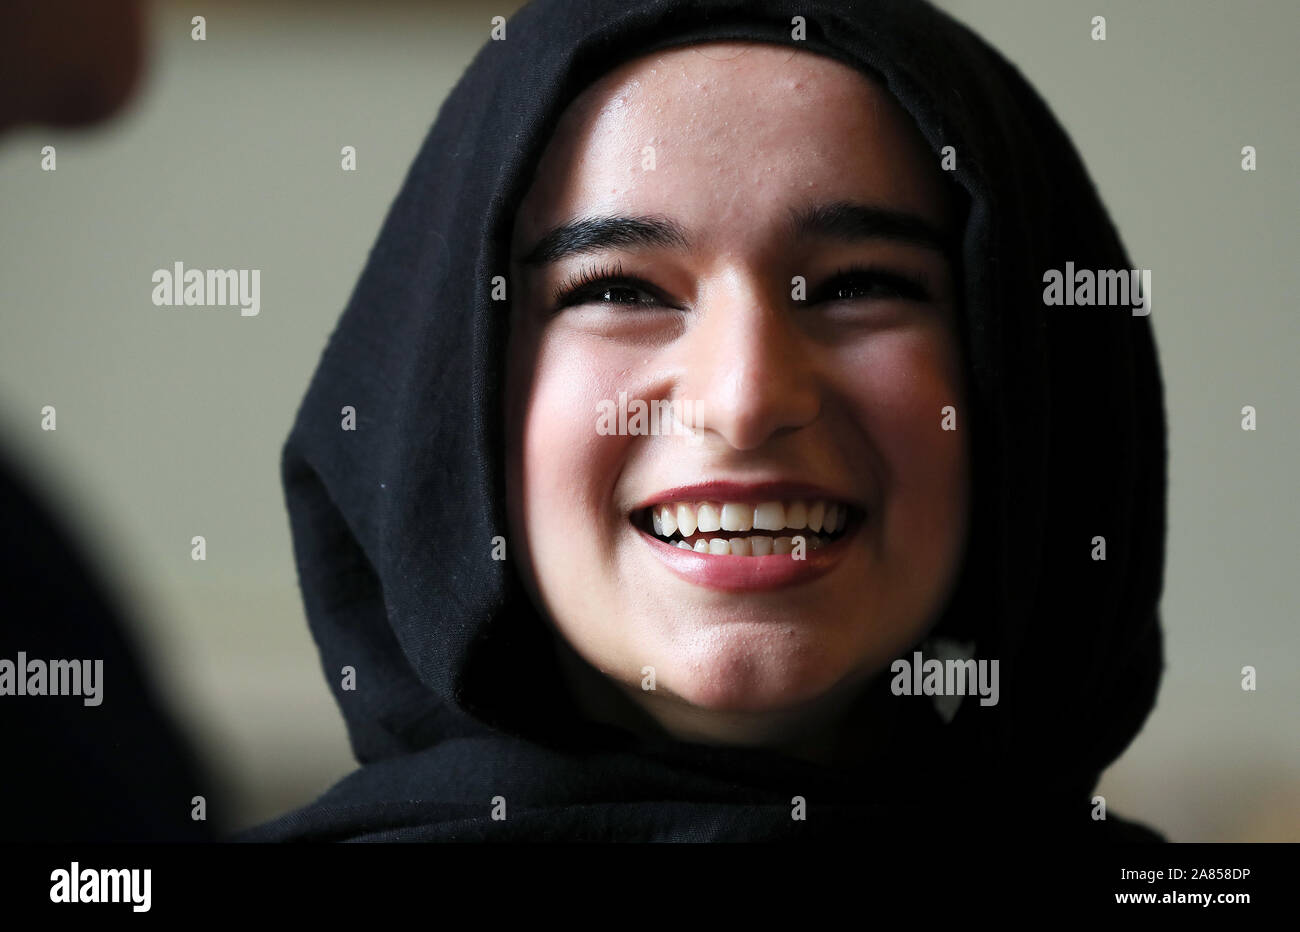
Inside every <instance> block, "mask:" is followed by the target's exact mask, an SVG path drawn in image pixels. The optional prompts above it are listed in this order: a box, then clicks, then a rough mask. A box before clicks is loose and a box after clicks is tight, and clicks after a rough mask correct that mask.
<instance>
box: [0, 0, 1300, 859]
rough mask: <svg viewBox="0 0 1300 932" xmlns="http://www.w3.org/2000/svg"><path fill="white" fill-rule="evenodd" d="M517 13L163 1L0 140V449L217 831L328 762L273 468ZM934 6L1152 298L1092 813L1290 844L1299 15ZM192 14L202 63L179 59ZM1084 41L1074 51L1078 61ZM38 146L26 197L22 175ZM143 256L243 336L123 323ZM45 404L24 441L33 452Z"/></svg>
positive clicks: (473, 7)
mask: <svg viewBox="0 0 1300 932" xmlns="http://www.w3.org/2000/svg"><path fill="white" fill-rule="evenodd" d="M518 5H519V4H518V3H513V2H511V3H487V4H467V3H442V4H433V3H430V4H405V3H369V4H365V5H359V4H358V5H352V4H334V3H310V2H305V0H304V2H297V3H286V4H275V5H270V4H262V5H257V4H253V3H251V2H249V3H230V2H211V3H205V4H202V5H201V7H202V8H201V9H200V7H199V6H196V5H192V4H185V5H182V4H178V3H174V2H166V3H162V4H160V5H158V6H156V7H155V8H154V10H153V14H154V15H153V19H152V22H151V23H150V31H151V35H152V56H153V57H152V61H151V71H150V74H149V76H148V78H147V81H146V84H145V86H144V87H143V88H142V90H141V93H140V95H139V96H138V97H137V99H136V100H135V102H134V104H133V105H132V106H131V108H130V109H129V111H128V112H126V113H125V114H124V115H122V116H120V117H119V118H118V119H117V120H116V121H115V122H113V123H111V124H108V125H106V126H103V127H99V128H96V129H94V130H91V131H87V132H77V133H64V132H55V131H50V130H44V129H42V130H37V131H33V130H23V131H19V132H15V133H11V134H9V135H8V136H7V137H5V138H3V139H0V322H2V328H3V329H2V330H0V431H2V432H3V437H2V439H3V442H4V444H5V445H6V448H7V449H10V450H12V451H13V452H14V453H15V454H16V455H17V456H18V457H19V458H20V459H21V460H22V461H23V462H24V463H25V464H26V465H28V466H29V467H30V468H31V470H32V471H34V472H35V473H36V475H37V477H38V478H39V479H40V481H41V483H42V486H43V488H44V490H45V491H46V492H47V494H48V497H49V498H50V499H51V500H52V501H53V502H55V503H56V504H57V505H58V506H59V508H60V510H61V512H62V513H63V514H64V515H65V516H66V517H67V518H68V520H69V521H70V522H71V523H72V526H73V527H74V528H75V529H76V530H77V531H78V532H79V534H80V535H81V537H82V539H83V540H84V541H85V542H86V544H87V546H88V549H89V550H90V552H91V553H92V554H93V555H95V556H96V557H97V558H98V560H99V562H100V565H101V567H102V569H103V570H104V571H105V573H107V574H108V576H109V577H110V579H111V580H112V582H113V585H114V587H115V591H116V592H117V594H118V595H119V596H120V598H121V600H122V601H123V602H124V603H125V604H126V605H127V606H128V607H129V608H130V609H131V610H132V611H133V612H134V615H135V619H134V620H135V622H136V623H137V625H136V627H137V633H138V635H139V639H140V640H142V641H143V642H144V644H145V646H146V647H147V649H148V653H149V656H150V658H151V659H152V661H153V664H154V667H155V668H156V670H157V673H158V677H159V679H160V681H161V685H162V686H163V687H164V690H165V693H166V695H167V697H168V698H169V699H170V700H171V702H172V704H173V707H174V708H175V710H176V713H177V716H178V717H179V718H180V719H181V721H182V723H183V724H184V725H185V726H186V728H187V731H189V733H190V734H191V735H192V736H193V739H194V741H195V742H196V743H197V744H198V746H199V750H200V751H201V752H202V754H203V755H204V757H205V758H206V760H207V761H208V762H209V763H210V764H211V765H212V766H213V767H215V768H217V769H218V771H219V773H220V774H221V775H222V776H223V778H224V779H225V781H226V782H227V783H228V785H229V788H230V791H231V802H232V804H233V806H234V811H233V812H232V813H231V821H232V822H233V823H234V824H237V825H246V824H251V823H253V822H256V821H259V820H262V819H264V818H267V817H270V816H272V815H274V814H277V813H279V812H281V811H283V810H285V809H287V808H289V807H291V806H295V805H298V804H301V803H304V802H307V801H309V800H310V799H311V798H313V797H314V796H315V795H317V794H318V793H319V792H321V791H323V790H324V789H325V788H326V787H327V786H328V785H330V783H332V782H333V781H334V780H335V779H337V778H338V777H340V776H342V775H343V774H344V773H346V772H347V771H348V770H350V769H351V767H352V761H351V757H350V754H349V751H348V748H347V742H346V735H345V732H344V728H343V724H342V720H341V718H340V717H339V715H338V712H337V710H336V708H335V705H334V702H333V700H332V698H331V697H330V695H329V692H328V690H327V688H326V686H325V682H324V680H323V678H322V674H321V671H320V669H319V666H318V663H317V657H316V653H315V649H314V646H313V645H312V643H311V640H310V637H309V635H308V632H307V627H306V623H305V620H304V617H303V612H302V607H301V603H300V601H299V595H298V590H297V581H296V576H295V570H294V565H293V559H292V552H291V547H290V540H289V532H288V525H287V520H286V516H285V513H284V506H283V498H282V495H281V490H280V486H279V477H278V472H277V465H278V456H279V450H280V445H281V443H282V441H283V439H284V436H285V434H286V432H287V430H288V428H289V425H290V423H291V420H292V417H293V414H294V411H295V409H296V406H297V404H298V402H299V400H300V398H301V396H302V393H303V391H304V389H305V387H306V384H307V380H308V378H309V376H310V374H311V372H312V369H313V367H314V365H315V363H316V361H317V358H318V355H319V353H320V351H321V349H322V348H323V346H324V341H325V338H326V336H327V335H328V333H329V331H330V329H331V328H332V326H333V324H334V321H335V319H336V318H337V315H338V313H339V311H340V310H341V309H342V306H343V304H344V302H345V301H346V299H347V296H348V294H349V292H350V290H351V288H352V285H353V283H354V281H355V279H356V276H357V274H358V273H359V271H360V269H361V266H362V263H363V261H364V259H365V257H366V254H367V251H368V249H369V247H370V245H371V242H372V241H373V239H374V236H375V234H376V232H377V231H378V227H379V223H380V221H381V219H382V217H383V214H384V212H385V210H386V208H387V206H388V203H389V201H390V199H391V198H392V196H393V195H394V194H395V193H396V190H397V187H398V185H399V183H400V181H401V179H402V177H403V176H404V174H405V172H406V169H407V167H408V165H409V163H410V160H411V158H412V157H413V156H414V154H415V151H416V148H417V146H418V145H419V142H420V140H421V139H422V137H423V135H424V133H425V131H426V130H427V128H428V125H429V123H430V121H431V120H432V118H433V116H434V114H435V113H436V110H437V107H438V104H439V102H440V101H441V99H442V97H443V96H444V95H445V93H446V92H447V90H448V89H449V88H450V86H451V84H452V83H453V82H454V81H455V80H456V78H457V77H458V76H459V74H460V73H461V71H462V69H463V68H464V66H465V65H466V64H467V63H468V61H469V60H470V58H471V57H472V55H473V54H474V52H475V51H476V50H477V48H478V46H479V45H481V44H482V42H483V41H485V39H486V31H487V28H488V20H489V19H490V17H491V16H493V15H496V14H501V15H509V14H510V13H511V12H513V10H514V9H515V8H516V7H517V6H518ZM941 5H943V6H944V7H946V8H948V9H950V10H951V11H953V12H954V13H955V14H956V15H957V16H958V17H959V18H961V19H963V20H965V21H966V22H968V23H970V24H971V25H972V26H973V27H974V28H975V29H976V30H977V31H979V32H981V33H982V34H983V35H984V36H986V37H987V38H988V39H989V40H990V41H991V42H992V43H993V44H994V45H995V46H997V47H998V48H1000V49H1002V50H1003V52H1004V53H1005V54H1006V55H1007V56H1008V57H1009V58H1010V59H1011V60H1012V61H1013V62H1015V63H1016V64H1017V65H1018V66H1019V67H1020V69H1021V70H1022V71H1023V72H1024V73H1025V74H1026V76H1027V77H1028V78H1029V79H1030V80H1031V82H1033V83H1034V84H1035V85H1036V86H1037V87H1038V89H1039V90H1040V92H1041V93H1042V94H1043V96H1044V97H1045V98H1046V100H1047V101H1048V103H1049V104H1050V105H1051V106H1052V108H1053V110H1054V111H1055V112H1056V113H1057V115H1058V117H1059V118H1060V119H1061V120H1062V122H1063V123H1064V124H1065V126H1066V128H1067V129H1068V130H1069V131H1070V133H1071V134H1072V136H1073V138H1074V139H1075V142H1076V144H1077V145H1078V147H1079V149H1080V150H1081V152H1082V154H1083V157H1084V160H1085V162H1086V163H1087V164H1088V166H1089V167H1090V169H1091V171H1092V173H1093V177H1094V178H1095V180H1096V182H1097V184H1098V187H1099V189H1100V191H1101V194H1102V197H1103V199H1104V200H1105V202H1106V203H1107V205H1108V206H1109V208H1110V210H1111V213H1112V216H1113V217H1114V218H1115V220H1116V222H1117V224H1118V226H1119V228H1120V230H1121V232H1122V233H1123V235H1124V237H1125V241H1126V243H1127V245H1128V246H1129V249H1130V252H1131V253H1132V256H1133V259H1134V262H1135V263H1136V264H1137V265H1138V266H1140V267H1144V268H1151V269H1152V270H1153V275H1154V289H1153V294H1154V303H1153V317H1152V319H1153V322H1154V324H1155V327H1156V332H1157V338H1158V340H1159V346H1160V352H1161V358H1162V364H1163V366H1164V374H1165V380H1166V387H1167V392H1168V407H1169V423H1170V444H1171V460H1170V476H1171V490H1170V526H1169V563H1168V573H1167V586H1166V595H1165V599H1164V617H1165V625H1166V636H1167V642H1168V671H1167V674H1166V678H1165V682H1164V687H1163V689H1162V692H1161V696H1160V700H1159V705H1158V708H1157V709H1156V712H1155V713H1154V715H1153V717H1152V718H1151V720H1150V722H1149V724H1148V726H1147V728H1146V729H1145V731H1144V732H1143V733H1142V734H1141V735H1140V736H1139V737H1138V739H1137V740H1136V742H1135V743H1134V745H1133V747H1132V748H1131V749H1130V750H1129V752H1128V753H1127V754H1126V755H1125V756H1124V757H1123V758H1122V759H1121V761H1120V762H1119V763H1118V764H1117V765H1116V766H1115V767H1113V768H1112V769H1111V771H1110V772H1108V774H1107V775H1106V777H1105V779H1104V781H1103V785H1102V790H1101V792H1103V793H1104V794H1105V795H1106V796H1107V798H1108V801H1109V805H1110V807H1111V808H1112V809H1113V810H1115V811H1117V812H1119V813H1121V814H1128V815H1137V816H1140V817H1141V818H1143V819H1145V820H1147V821H1149V822H1151V823H1153V824H1155V825H1157V826H1159V827H1160V828H1162V829H1163V830H1165V831H1166V832H1167V833H1168V834H1169V835H1170V836H1171V837H1173V838H1174V839H1176V840H1238V839H1242V840H1244V839H1281V838H1286V839H1291V840H1300V740H1298V738H1300V727H1298V726H1297V716H1296V713H1297V710H1298V709H1300V677H1298V676H1297V674H1296V664H1297V662H1298V661H1300V634H1298V633H1297V626H1296V617H1295V612H1296V607H1297V605H1300V582H1298V581H1297V580H1298V579H1300V574H1297V573H1296V572H1295V571H1294V569H1293V566H1292V564H1293V563H1294V561H1295V559H1296V556H1297V528H1298V527H1300V505H1298V504H1297V502H1298V501H1300V496H1297V495H1296V494H1295V492H1294V488H1293V485H1294V482H1293V477H1294V475H1295V474H1296V472H1297V467H1300V450H1298V449H1297V441H1296V437H1297V429H1298V428H1300V424H1297V412H1296V401H1297V392H1296V378H1295V375H1294V372H1295V369H1294V363H1293V356H1294V354H1295V352H1296V349H1297V346H1298V345H1300V324H1297V316H1296V307H1295V300H1294V295H1295V294H1296V293H1297V285H1298V284H1300V281H1298V279H1300V272H1297V268H1298V267H1300V266H1298V264H1297V261H1296V252H1297V246H1298V245H1300V242H1298V239H1297V234H1296V216H1297V205H1298V204H1300V197H1297V195H1298V194H1300V181H1297V177H1298V176H1297V172H1296V164H1295V162H1296V154H1297V152H1300V130H1297V121H1296V119H1295V106H1294V97H1295V94H1296V91H1297V83H1298V82H1297V76H1298V75H1300V66H1298V65H1297V63H1296V58H1295V55H1294V50H1293V48H1292V46H1293V43H1294V37H1295V36H1296V35H1297V34H1300V5H1297V4H1293V3H1290V2H1287V0H1277V2H1263V0H1247V2H1240V3H1226V2H1225V3H1211V2H1205V0H1146V2H1133V3H1119V2H1115V0H1108V2H1085V3H1079V2H1066V0H1052V2H1039V0H1016V2H1011V0H948V2H946V3H943V4H941ZM196 12H199V13H203V14H204V15H205V16H206V17H207V21H208V23H207V28H208V38H207V41H206V42H201V43H200V42H193V41H191V40H190V25H189V18H190V16H191V15H193V14H194V13H196ZM1098 14H1100V15H1104V16H1106V17H1107V21H1108V22H1107V32H1108V38H1107V40H1106V41H1105V42H1093V41H1091V40H1090V39H1089V31H1090V25H1089V23H1090V20H1091V18H1092V16H1094V15H1098ZM47 144H50V145H55V146H56V147H57V151H58V171H57V172H54V173H46V172H42V171H40V170H39V160H40V149H41V147H42V146H43V145H47ZM343 145H355V146H356V147H357V150H358V169H359V170H358V171H357V172H355V173H344V172H342V171H340V170H339V149H340V147H342V146H343ZM1243 145H1254V146H1255V147H1256V148H1257V150H1258V153H1259V155H1258V159H1259V170H1258V171H1257V172H1255V173H1245V172H1242V171H1241V170H1240V167H1239V162H1240V154H1239V153H1240V149H1241V147H1242V146H1243ZM175 260H181V261H183V262H186V263H187V264H189V265H193V266H195V267H227V268H230V267H233V268H240V267H243V268H260V269H262V270H263V272H262V311H261V314H260V315H259V316H257V317H255V318H241V317H240V315H239V312H238V310H237V309H233V308H229V309H222V308H211V309H191V310H190V311H189V312H186V313H178V312H177V311H178V309H175V308H166V307H162V308H158V307H154V306H153V305H152V304H151V303H150V300H149V296H150V293H151V290H152V285H151V283H150V275H151V273H152V271H153V270H154V269H156V268H161V267H170V265H171V263H172V262H173V261H175ZM1098 377H1099V378H1101V377H1104V374H1102V373H1099V375H1098ZM46 404H53V405H55V406H56V407H57V409H58V430H57V431H56V432H43V431H41V430H40V427H39V418H40V409H41V407H42V406H43V405H46ZM1245 404H1252V405H1255V406H1256V408H1257V409H1258V412H1259V413H1258V418H1259V429H1258V430H1257V431H1255V432H1253V433H1248V432H1244V431H1242V430H1241V429H1240V409H1241V407H1242V405H1245ZM1097 465H1098V468H1099V469H1104V468H1106V464H1105V463H1104V462H1102V461H1099V462H1098V464H1097ZM195 534H203V535H205V536H206V537H207V540H208V559H207V561H206V562H205V563H196V562H193V561H192V560H191V559H190V557H189V541H190V538H191V537H192V536H193V535H195ZM1246 664H1251V665H1254V666H1256V667H1257V668H1258V670H1259V689H1258V691H1256V692H1253V693H1251V692H1243V691H1242V690H1241V688H1240V685H1239V681H1240V670H1241V667H1242V666H1243V665H1246ZM1062 688H1068V684H1062Z"/></svg>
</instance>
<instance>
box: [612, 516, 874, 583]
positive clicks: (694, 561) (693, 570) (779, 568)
mask: <svg viewBox="0 0 1300 932" xmlns="http://www.w3.org/2000/svg"><path fill="white" fill-rule="evenodd" d="M635 530H636V532H637V533H638V534H640V535H641V536H642V537H643V538H645V540H646V542H647V543H648V544H649V545H650V550H651V552H652V553H654V555H655V556H656V557H658V558H659V559H660V560H662V561H663V563H664V565H665V566H667V567H668V569H669V570H670V571H672V572H673V573H675V574H677V575H678V576H680V577H681V578H682V579H684V580H686V581H687V582H689V583H694V584H695V585H697V586H704V587H706V588H708V589H720V590H722V591H724V592H756V591H761V590H764V589H782V588H784V587H786V586H798V585H801V584H803V583H806V582H811V581H812V580H814V579H817V578H818V577H819V576H824V575H826V573H828V572H830V571H831V570H832V569H833V568H834V567H835V565H836V564H837V563H839V561H840V559H841V558H842V557H843V556H844V553H845V552H846V550H847V549H848V543H849V541H850V540H851V539H852V538H853V536H854V534H856V532H857V530H858V528H857V527H854V528H851V529H850V531H851V532H852V533H846V534H844V535H843V536H841V537H839V538H838V539H836V540H834V541H832V542H831V543H829V544H824V545H823V546H822V547H821V548H819V549H817V550H807V551H805V553H804V558H803V559H802V560H796V559H794V557H793V556H791V555H790V554H788V553H781V554H771V555H769V556H766V557H738V556H732V555H730V554H727V555H726V556H723V555H722V554H711V553H697V552H695V551H694V550H687V549H685V548H684V547H678V546H676V545H675V544H666V543H664V542H663V541H661V540H660V539H659V538H657V537H655V536H654V535H652V534H648V533H646V532H645V531H643V530H641V529H640V528H636V529H635Z"/></svg>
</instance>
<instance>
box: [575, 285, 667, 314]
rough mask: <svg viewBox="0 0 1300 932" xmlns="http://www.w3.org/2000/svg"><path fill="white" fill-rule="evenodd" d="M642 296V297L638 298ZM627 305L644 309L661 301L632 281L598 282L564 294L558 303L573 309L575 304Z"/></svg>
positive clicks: (655, 305)
mask: <svg viewBox="0 0 1300 932" xmlns="http://www.w3.org/2000/svg"><path fill="white" fill-rule="evenodd" d="M638 296H640V297H638ZM591 303H595V304H626V305H640V306H642V307H657V306H659V301H658V300H657V299H656V298H655V297H654V296H652V295H650V294H648V293H647V292H646V290H645V289H644V288H642V287H640V286H639V285H638V284H635V283H633V282H632V281H609V282H607V283H606V282H596V283H594V284H591V285H585V286H583V287H580V288H575V289H572V290H569V291H565V292H562V293H561V295H560V298H559V300H558V302H557V304H558V305H559V307H562V308H563V307H571V306H573V305H575V304H591Z"/></svg>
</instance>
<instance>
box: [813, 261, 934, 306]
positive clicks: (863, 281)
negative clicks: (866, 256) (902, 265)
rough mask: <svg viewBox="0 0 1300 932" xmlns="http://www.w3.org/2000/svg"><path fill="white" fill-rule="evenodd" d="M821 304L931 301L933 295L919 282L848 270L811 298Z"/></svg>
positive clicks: (887, 273) (894, 274)
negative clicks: (870, 299)
mask: <svg viewBox="0 0 1300 932" xmlns="http://www.w3.org/2000/svg"><path fill="white" fill-rule="evenodd" d="M811 297H812V302H811V303H816V302H818V301H857V300H864V299H869V298H876V299H882V300H888V299H891V298H895V299H898V298H901V299H903V300H906V301H929V300H930V299H931V298H930V292H929V289H927V288H926V286H925V285H924V284H923V283H922V282H921V281H919V280H918V279H915V278H912V277H911V276H908V275H904V274H901V273H899V272H891V271H888V270H885V269H870V268H849V269H844V270H842V271H840V272H836V273H835V274H834V275H832V276H831V277H830V278H829V279H828V280H827V281H826V282H825V284H823V285H822V286H821V287H820V288H819V289H818V290H817V291H816V292H815V293H814V294H813V295H812V296H811Z"/></svg>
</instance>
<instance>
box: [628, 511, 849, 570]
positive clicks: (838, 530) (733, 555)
mask: <svg viewBox="0 0 1300 932" xmlns="http://www.w3.org/2000/svg"><path fill="white" fill-rule="evenodd" d="M731 491H732V494H731V495H729V496H727V497H726V498H723V497H722V496H721V495H720V496H719V497H718V498H716V499H694V498H689V497H687V496H685V495H679V494H678V493H674V494H673V496H672V497H670V498H665V499H664V500H660V501H656V502H653V503H651V504H648V505H645V506H642V507H640V508H637V509H636V510H634V511H633V512H632V513H631V515H629V519H630V521H631V523H632V524H633V526H634V527H636V528H637V530H638V531H640V532H641V535H642V537H643V538H644V539H645V540H646V541H647V542H648V543H649V544H650V546H651V549H652V551H653V552H654V553H655V555H656V556H657V557H658V558H659V559H660V560H662V561H663V562H664V563H665V564H666V565H667V567H668V569H670V570H671V571H672V572H674V573H675V574H676V575H678V576H680V577H682V578H683V579H686V580H687V581H688V582H692V583H695V584H697V585H702V586H706V587H708V588H712V589H723V590H728V591H740V590H753V589H771V588H779V587H782V586H788V585H796V584H799V583H803V582H808V581H811V580H812V579H815V578H817V577H818V576H821V575H823V574H824V573H826V572H827V571H828V570H830V569H831V568H832V567H833V566H834V565H835V564H836V563H838V561H839V559H840V557H841V556H842V555H843V554H844V552H845V551H846V550H847V544H848V541H849V540H850V539H851V538H853V537H854V536H855V535H856V532H857V531H858V529H859V528H861V527H862V526H863V524H864V523H865V522H866V518H867V513H866V511H865V509H863V508H862V507H860V506H858V505H856V504H853V503H850V502H848V501H845V500H842V499H837V498H834V497H831V496H818V495H812V496H808V497H779V498H778V497H772V498H770V499H764V500H758V499H756V498H755V497H753V496H745V495H738V494H735V493H737V492H742V491H743V490H740V489H732V490H731ZM737 499H739V500H737Z"/></svg>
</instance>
